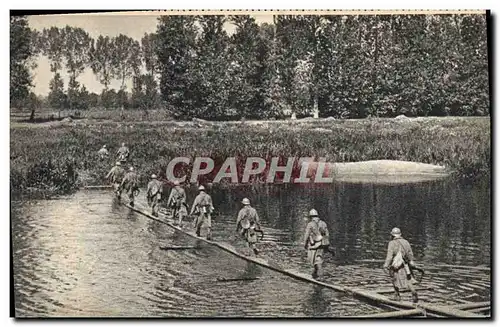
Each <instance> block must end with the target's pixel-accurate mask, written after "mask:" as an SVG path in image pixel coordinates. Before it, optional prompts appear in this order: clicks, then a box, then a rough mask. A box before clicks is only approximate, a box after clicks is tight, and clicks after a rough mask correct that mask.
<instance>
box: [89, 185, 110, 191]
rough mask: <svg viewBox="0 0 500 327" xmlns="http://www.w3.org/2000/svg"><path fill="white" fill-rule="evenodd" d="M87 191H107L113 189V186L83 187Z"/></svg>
mask: <svg viewBox="0 0 500 327" xmlns="http://www.w3.org/2000/svg"><path fill="white" fill-rule="evenodd" d="M83 188H84V189H86V190H107V189H112V188H113V186H112V185H87V186H84V187H83Z"/></svg>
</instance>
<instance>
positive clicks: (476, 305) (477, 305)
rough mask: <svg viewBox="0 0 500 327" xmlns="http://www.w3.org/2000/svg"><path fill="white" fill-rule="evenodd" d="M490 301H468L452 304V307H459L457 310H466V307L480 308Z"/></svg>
mask: <svg viewBox="0 0 500 327" xmlns="http://www.w3.org/2000/svg"><path fill="white" fill-rule="evenodd" d="M490 304H491V302H490V301H484V302H469V303H464V304H457V305H452V306H451V307H452V308H455V309H459V310H466V309H474V308H480V307H484V306H487V305H490Z"/></svg>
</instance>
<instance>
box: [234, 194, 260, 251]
mask: <svg viewBox="0 0 500 327" xmlns="http://www.w3.org/2000/svg"><path fill="white" fill-rule="evenodd" d="M241 203H242V204H243V208H241V210H240V212H238V218H237V220H236V231H237V232H238V233H239V234H240V235H241V236H243V238H244V239H245V240H246V242H247V245H248V248H249V249H250V250H252V251H253V253H254V254H255V255H257V254H259V251H257V249H256V248H255V243H257V231H260V230H261V229H260V223H259V215H258V214H257V211H256V210H255V209H254V208H252V207H251V206H250V200H248V199H247V198H244V199H243V201H241Z"/></svg>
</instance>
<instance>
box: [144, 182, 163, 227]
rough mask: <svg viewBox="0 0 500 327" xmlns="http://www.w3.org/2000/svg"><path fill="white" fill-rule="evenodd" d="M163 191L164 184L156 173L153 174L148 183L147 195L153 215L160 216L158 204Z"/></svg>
mask: <svg viewBox="0 0 500 327" xmlns="http://www.w3.org/2000/svg"><path fill="white" fill-rule="evenodd" d="M162 192H163V184H162V182H160V181H159V180H158V179H157V178H156V175H155V174H153V175H151V181H150V182H149V183H148V189H147V192H146V197H147V200H148V204H149V205H150V206H151V215H153V216H155V217H158V206H159V202H160V200H161V194H162Z"/></svg>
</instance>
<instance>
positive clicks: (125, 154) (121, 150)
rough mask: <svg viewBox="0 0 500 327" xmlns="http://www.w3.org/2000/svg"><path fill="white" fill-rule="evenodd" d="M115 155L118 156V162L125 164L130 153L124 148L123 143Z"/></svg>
mask: <svg viewBox="0 0 500 327" xmlns="http://www.w3.org/2000/svg"><path fill="white" fill-rule="evenodd" d="M116 155H117V156H118V160H120V161H121V162H126V161H127V160H128V157H129V156H130V151H129V149H128V148H127V147H126V146H125V143H122V146H121V147H120V148H119V149H118V151H117V152H116Z"/></svg>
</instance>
